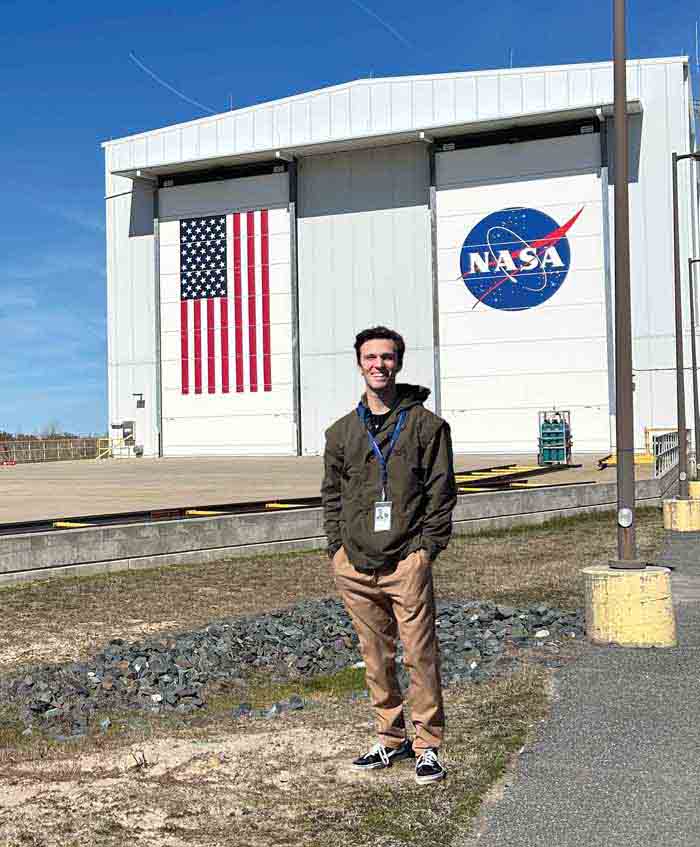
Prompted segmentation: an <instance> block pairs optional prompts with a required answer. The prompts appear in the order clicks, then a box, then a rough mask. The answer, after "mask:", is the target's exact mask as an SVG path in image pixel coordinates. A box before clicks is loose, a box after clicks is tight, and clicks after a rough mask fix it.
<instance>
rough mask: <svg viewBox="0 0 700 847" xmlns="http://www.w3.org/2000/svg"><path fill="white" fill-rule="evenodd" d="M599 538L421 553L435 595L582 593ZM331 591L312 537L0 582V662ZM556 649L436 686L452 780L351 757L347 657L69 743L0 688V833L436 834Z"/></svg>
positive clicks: (18, 842) (471, 794)
mask: <svg viewBox="0 0 700 847" xmlns="http://www.w3.org/2000/svg"><path fill="white" fill-rule="evenodd" d="M661 536H662V522H661V518H660V514H659V513H658V511H649V512H642V513H640V515H639V541H640V548H641V553H642V555H643V556H647V557H651V556H652V555H653V554H654V551H655V550H656V548H657V546H658V544H659V541H660V539H661ZM614 547H615V533H614V527H613V525H612V522H611V519H610V517H609V516H604V517H600V516H599V517H591V518H586V519H578V520H574V521H569V522H566V523H562V524H555V525H551V526H548V527H541V528H528V529H523V530H520V531H511V532H509V533H494V534H491V535H484V536H479V537H468V538H459V539H456V540H455V541H453V543H452V544H451V546H450V548H449V549H448V551H446V552H445V553H444V554H443V556H441V558H440V559H439V561H438V563H436V565H435V578H436V584H437V590H438V595H439V596H442V597H445V598H447V597H461V598H467V597H471V598H475V599H479V598H480V599H487V598H488V599H496V600H503V601H505V602H509V603H518V604H520V603H526V602H527V603H529V602H531V601H533V600H535V599H536V600H544V601H548V602H552V603H556V604H559V605H563V606H567V607H572V606H580V605H581V600H582V585H581V582H580V578H579V571H580V569H581V567H584V566H585V565H587V564H590V563H592V562H594V561H601V560H602V561H604V560H606V559H607V558H609V557H610V556H611V555H612V554H613V552H614ZM261 588H262V589H263V590H261ZM333 593H334V592H333V587H332V583H331V579H330V573H329V568H328V562H327V560H326V559H325V557H324V556H323V555H322V554H321V553H318V554H289V555H286V556H276V557H271V556H268V557H264V558H262V557H261V558H256V559H250V560H240V559H239V560H236V561H232V562H222V563H218V564H212V565H207V566H197V567H173V568H169V569H161V570H157V571H149V572H131V573H128V572H127V573H123V574H116V575H111V576H101V577H93V578H82V579H71V580H65V581H59V580H55V581H51V582H47V583H32V584H28V585H23V586H18V587H12V588H5V589H0V605H1V607H2V610H3V614H2V616H0V672H6V671H8V670H10V669H12V670H16V669H17V668H18V667H22V666H28V665H31V664H35V663H39V662H54V661H63V660H67V659H74V658H75V659H77V658H80V657H85V656H86V655H87V654H89V653H90V652H91V651H93V650H95V649H96V648H97V647H99V646H102V645H103V644H104V643H105V641H106V640H108V639H109V638H112V637H116V636H119V637H122V638H129V639H136V638H138V637H140V636H141V635H143V634H144V633H148V632H155V631H161V630H170V631H173V630H176V631H177V630H187V629H191V628H195V627H199V626H201V625H203V624H205V623H208V622H211V621H212V620H216V619H218V618H222V617H226V616H233V615H242V614H250V613H255V612H259V611H263V610H269V609H272V608H276V607H281V606H285V605H289V604H290V603H293V602H295V601H297V600H299V599H302V598H307V597H322V596H328V595H331V594H333ZM553 652H554V653H556V656H552V655H551V654H548V655H547V657H544V656H542V655H541V651H540V655H539V656H535V655H533V656H531V657H530V659H531V661H525V662H524V663H522V664H521V665H519V666H518V670H516V672H515V673H513V674H512V675H511V676H508V677H503V678H498V679H495V680H493V681H491V682H488V683H485V684H481V685H465V686H463V687H453V688H450V689H448V690H447V692H446V699H447V713H448V720H449V724H448V743H447V745H446V747H445V751H444V752H445V760H446V764H447V766H448V768H449V771H450V778H449V779H448V780H447V781H446V782H445V783H444V784H440V785H435V786H430V787H428V788H425V787H418V786H416V785H415V782H414V781H413V771H412V766H411V763H410V762H404V763H399V764H397V765H396V766H394V767H392V768H391V769H390V770H388V771H384V772H381V773H379V774H372V773H370V774H356V773H354V772H352V771H351V770H350V769H349V767H348V763H349V760H350V759H351V758H353V757H354V756H356V755H358V753H360V752H362V751H364V750H365V749H367V747H368V746H369V745H370V744H371V743H373V738H372V735H373V733H372V718H371V714H370V710H369V707H368V704H367V701H366V700H364V699H358V697H357V696H356V692H357V691H361V690H362V689H363V688H364V680H363V678H362V672H361V671H355V672H352V673H344V674H340V675H338V678H337V679H335V678H328V679H329V680H330V682H328V680H326V683H324V684H323V685H322V684H320V683H318V682H316V683H314V682H313V681H311V682H307V683H303V684H302V683H299V684H294V683H291V684H290V683H287V684H275V683H272V682H270V681H264V680H250V681H249V683H248V685H247V687H246V688H245V689H244V690H226V691H222V692H219V693H215V694H213V695H212V697H211V698H210V699H209V706H208V708H207V709H206V710H203V711H201V712H200V713H199V714H197V715H194V716H178V717H175V716H172V717H171V716H168V717H162V716H149V715H147V714H145V713H142V712H129V713H127V714H121V715H111V716H110V717H111V720H112V724H111V727H110V728H109V729H108V730H107V731H106V732H102V731H100V729H99V724H96V725H95V726H93V727H92V728H91V730H90V733H89V735H88V737H87V738H85V739H84V740H83V741H82V742H77V743H58V742H55V741H52V740H50V739H48V738H46V737H43V736H41V735H40V734H39V733H36V732H35V733H34V734H33V735H32V736H25V735H23V734H22V730H23V726H22V725H21V724H20V723H19V722H18V721H17V719H16V717H15V716H14V715H13V714H12V713H11V712H10V711H9V710H8V709H7V708H6V707H4V706H3V704H0V845H1V847H24V845H31V846H32V847H59V845H60V847H78V846H80V847H88V845H90V847H92V845H98V847H102V846H103V845H104V847H127V845H128V846H129V847H131V845H141V844H143V845H145V844H148V845H153V847H184V845H201V847H218V845H236V847H267V846H268V845H275V846H276V847H283V845H284V847H287V845H288V846H289V847H292V845H295V847H296V845H300V844H302V843H303V844H309V845H317V847H344V845H357V844H362V845H377V847H403V845H414V844H416V845H417V844H421V845H423V844H440V845H448V844H449V843H450V842H451V841H452V840H453V839H454V838H455V837H457V835H459V833H460V832H462V831H464V830H465V828H467V827H468V826H469V821H470V819H471V817H472V816H473V815H474V814H475V813H476V811H477V810H478V807H479V804H480V801H481V798H482V797H483V796H484V794H485V793H486V792H487V791H488V790H489V789H490V788H491V787H492V786H493V784H494V783H495V782H496V781H497V780H498V779H499V778H500V776H501V775H502V774H503V773H504V770H505V769H506V767H507V765H508V762H509V761H510V760H511V759H512V757H513V756H514V755H515V754H516V753H517V751H518V750H519V749H520V747H521V746H522V745H523V744H524V743H525V741H526V739H527V737H528V735H529V734H530V733H531V732H532V729H533V727H534V725H535V724H536V723H537V721H540V720H542V719H543V718H544V717H545V715H546V710H547V703H548V690H549V675H550V674H551V672H552V671H551V670H548V669H545V668H544V666H543V665H545V664H547V662H546V661H545V662H544V663H543V662H542V659H543V658H544V659H546V658H549V659H552V658H554V659H555V660H556V661H559V662H562V661H569V660H571V659H572V658H573V657H574V656H575V653H576V648H569V647H562V648H561V649H560V650H557V649H556V648H555V649H554V651H553ZM525 658H526V659H527V656H526V657H525ZM295 691H298V692H299V693H300V694H301V695H302V696H303V697H304V698H305V701H306V707H305V708H304V710H302V711H299V712H291V713H285V714H283V715H282V716H281V717H279V718H276V719H274V720H267V719H264V718H245V719H237V720H234V719H232V717H231V709H232V708H233V707H234V706H235V705H236V704H237V703H240V702H243V701H244V700H245V701H247V702H251V703H253V704H255V705H257V706H265V705H270V704H271V703H273V702H276V701H277V700H278V699H280V698H281V697H286V696H289V694H290V693H292V692H295Z"/></svg>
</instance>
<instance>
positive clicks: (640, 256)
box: [608, 61, 695, 448]
mask: <svg viewBox="0 0 700 847" xmlns="http://www.w3.org/2000/svg"><path fill="white" fill-rule="evenodd" d="M635 77H636V80H637V82H636V86H637V87H636V91H637V96H639V97H640V98H641V100H642V102H643V105H644V114H643V115H641V116H637V117H634V118H632V119H631V121H630V136H631V138H630V147H631V155H630V169H631V174H630V185H629V199H630V259H631V268H630V273H631V280H632V335H633V358H634V361H633V366H634V371H635V393H634V402H635V444H636V446H637V447H638V448H641V447H643V445H644V428H645V427H649V426H654V427H655V426H669V425H670V426H673V425H675V421H676V411H675V406H676V403H675V322H674V296H673V231H672V217H673V215H672V191H671V154H672V153H673V152H674V151H676V152H679V153H683V152H686V151H687V150H688V143H689V141H688V139H689V133H690V126H689V93H688V83H687V81H686V80H685V75H684V65H683V63H682V62H681V61H677V62H675V63H652V62H649V63H642V64H641V65H640V66H639V68H638V69H637V72H636V74H635ZM610 123H611V126H610V127H609V133H608V150H609V152H610V161H611V167H610V188H609V208H610V232H611V234H612V233H613V232H614V203H615V198H614V195H615V189H614V186H613V184H612V182H613V180H614V137H613V132H612V129H613V128H612V121H611V122H610ZM691 167H692V165H690V164H689V163H688V162H681V163H679V171H678V176H679V185H678V187H679V208H680V219H679V222H680V255H681V274H682V291H683V311H684V323H685V329H686V332H685V351H684V352H685V357H686V367H689V366H690V335H689V332H688V329H689V324H690V313H689V310H690V304H689V302H688V280H687V261H686V257H687V256H689V255H691V253H692V251H693V235H692V226H691V221H692V215H693V211H692V207H693V204H694V203H695V198H694V197H693V192H692V191H691V185H692V179H691ZM611 240H612V239H611ZM610 253H611V266H612V267H614V242H613V243H611V245H610ZM687 398H688V420H691V419H692V409H691V406H692V393H691V394H688V395H687Z"/></svg>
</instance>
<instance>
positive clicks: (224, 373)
mask: <svg viewBox="0 0 700 847" xmlns="http://www.w3.org/2000/svg"><path fill="white" fill-rule="evenodd" d="M219 302H220V303H221V391H222V392H223V393H224V394H228V393H229V384H228V297H222V298H221V300H220V301H219Z"/></svg>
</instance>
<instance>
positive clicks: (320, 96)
mask: <svg viewBox="0 0 700 847" xmlns="http://www.w3.org/2000/svg"><path fill="white" fill-rule="evenodd" d="M669 63H671V64H670V66H671V67H672V66H673V65H676V66H678V67H680V60H678V59H653V60H643V61H634V62H629V63H628V67H629V78H628V96H629V97H630V98H636V97H638V96H640V89H641V85H642V77H643V75H644V73H645V72H646V69H647V68H655V67H664V66H666V65H669ZM612 93H613V84H612V64H611V63H610V62H604V63H598V64H586V65H564V66H557V67H550V68H525V69H507V70H494V71H478V72H465V73H454V74H436V75H434V76H417V77H398V78H394V79H392V78H389V79H369V80H358V81H356V82H349V83H346V84H344V85H338V86H334V87H330V88H325V89H320V90H318V91H310V92H308V93H305V94H300V95H297V96H295V97H286V98H284V99H282V100H277V101H273V102H270V103H263V104H260V105H258V106H251V107H249V108H246V109H239V110H236V111H235V112H229V113H226V114H221V115H216V116H214V117H207V118H201V119H199V120H196V121H191V122H189V123H186V124H179V125H177V126H171V127H165V128H163V129H158V130H153V131H151V132H146V133H143V134H141V135H137V136H131V137H128V138H124V139H118V140H116V141H112V142H109V144H108V149H110V151H111V156H112V167H113V169H114V170H125V169H128V168H147V167H149V166H154V165H160V164H164V163H170V162H179V161H187V160H190V159H197V158H206V157H214V156H229V155H235V154H239V153H252V152H255V151H262V150H269V149H275V148H283V147H285V146H294V145H296V144H308V143H317V142H323V141H333V140H338V139H345V138H353V137H363V136H367V135H373V134H379V133H385V132H392V131H396V132H398V131H402V130H407V129H412V128H415V129H427V128H429V127H430V126H437V125H441V124H449V123H457V122H469V121H475V120H480V119H484V118H492V117H494V116H497V115H511V114H520V113H528V112H538V111H542V110H543V109H559V108H567V107H573V106H585V105H590V104H595V103H600V102H606V101H611V100H612Z"/></svg>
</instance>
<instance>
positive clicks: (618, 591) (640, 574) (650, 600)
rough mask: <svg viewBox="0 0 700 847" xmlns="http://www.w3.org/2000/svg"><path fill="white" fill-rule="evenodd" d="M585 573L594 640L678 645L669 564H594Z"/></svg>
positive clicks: (629, 644)
mask: <svg viewBox="0 0 700 847" xmlns="http://www.w3.org/2000/svg"><path fill="white" fill-rule="evenodd" d="M582 573H583V579H584V583H585V588H586V635H587V637H588V638H589V640H590V641H593V642H594V643H595V644H620V645H621V646H623V647H675V646H676V644H677V641H676V618H675V615H674V613H673V600H672V598H671V572H670V571H669V569H668V568H661V567H657V566H652V567H648V568H644V569H639V570H637V569H635V570H617V569H614V568H611V567H609V566H608V565H594V566H593V567H590V568H584V569H583V571H582Z"/></svg>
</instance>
